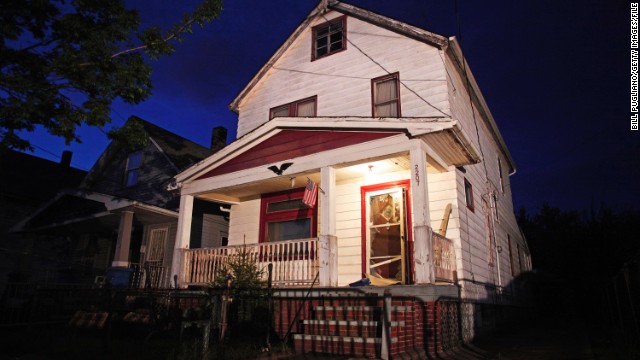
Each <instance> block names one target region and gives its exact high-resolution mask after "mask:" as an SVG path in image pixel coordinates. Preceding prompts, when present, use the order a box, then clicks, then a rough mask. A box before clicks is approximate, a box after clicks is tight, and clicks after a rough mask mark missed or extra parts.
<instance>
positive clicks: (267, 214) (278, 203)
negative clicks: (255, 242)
mask: <svg viewBox="0 0 640 360" xmlns="http://www.w3.org/2000/svg"><path fill="white" fill-rule="evenodd" d="M303 195H304V188H300V189H294V190H291V191H286V192H281V193H275V194H267V195H263V197H262V203H261V212H260V218H261V221H260V242H271V241H283V240H295V239H308V238H312V237H315V234H316V229H317V222H318V221H317V218H318V217H317V206H315V207H313V208H309V207H308V206H307V205H305V204H304V203H302V196H303Z"/></svg>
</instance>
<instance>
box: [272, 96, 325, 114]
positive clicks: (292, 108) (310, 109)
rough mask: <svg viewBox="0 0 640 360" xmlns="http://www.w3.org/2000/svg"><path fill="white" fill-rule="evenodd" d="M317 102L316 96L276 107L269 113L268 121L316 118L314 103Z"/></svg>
mask: <svg viewBox="0 0 640 360" xmlns="http://www.w3.org/2000/svg"><path fill="white" fill-rule="evenodd" d="M317 102H318V97H317V96H312V97H310V98H306V99H302V100H298V101H294V102H292V103H289V104H284V105H280V106H276V107H274V108H272V109H271V110H270V111H269V119H273V118H275V117H286V116H291V117H305V116H316V103H317Z"/></svg>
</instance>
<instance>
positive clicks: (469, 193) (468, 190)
mask: <svg viewBox="0 0 640 360" xmlns="http://www.w3.org/2000/svg"><path fill="white" fill-rule="evenodd" d="M464 200H465V202H466V203H467V207H468V208H469V210H471V211H473V186H471V183H470V182H469V181H468V180H467V179H464Z"/></svg>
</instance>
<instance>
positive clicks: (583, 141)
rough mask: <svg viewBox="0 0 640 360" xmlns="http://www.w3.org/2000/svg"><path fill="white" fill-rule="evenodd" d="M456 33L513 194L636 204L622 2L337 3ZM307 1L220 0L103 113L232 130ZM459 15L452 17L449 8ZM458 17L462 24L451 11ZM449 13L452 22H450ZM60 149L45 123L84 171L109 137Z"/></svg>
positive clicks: (635, 135)
mask: <svg viewBox="0 0 640 360" xmlns="http://www.w3.org/2000/svg"><path fill="white" fill-rule="evenodd" d="M347 2H348V3H351V4H353V5H356V6H360V7H363V8H365V9H368V10H372V11H375V12H377V13H380V14H382V15H386V16H389V17H392V18H395V19H397V20H401V21H404V22H407V23H409V24H412V25H415V26H418V27H421V28H424V29H427V30H430V31H433V32H435V33H439V34H441V35H445V36H451V35H455V36H458V37H459V38H461V42H462V49H463V51H464V53H465V55H466V58H467V60H468V63H469V66H470V67H471V69H472V71H473V72H474V75H475V77H476V79H477V81H478V83H479V86H480V89H481V90H482V92H483V95H484V97H485V99H486V100H487V103H488V104H489V107H490V109H491V111H492V113H493V116H494V118H495V120H496V122H497V124H498V127H499V128H500V130H501V132H502V135H503V137H504V138H505V141H506V143H507V145H508V147H509V149H510V151H511V154H512V156H513V158H514V159H515V161H516V165H517V168H518V170H517V173H516V174H515V175H514V176H512V177H511V183H512V188H513V189H512V190H513V194H514V205H515V208H516V209H518V208H520V207H525V208H527V210H528V211H529V212H535V211H536V210H537V209H539V208H540V207H541V206H542V204H543V203H548V204H549V205H552V206H558V207H560V208H563V209H577V210H584V209H589V208H590V207H594V208H599V207H600V205H601V204H603V203H604V204H606V205H608V206H609V207H613V208H620V207H627V206H633V207H636V208H638V206H637V202H638V201H639V200H640V182H639V181H638V179H640V132H638V131H630V122H629V116H630V112H629V104H630V100H629V99H630V96H629V89H630V85H629V84H630V76H629V73H630V70H629V68H630V60H629V58H630V55H629V54H630V51H629V50H630V47H629V29H630V21H629V17H630V11H629V4H628V3H627V2H624V1H611V0H596V1H584V0H582V1H575V0H571V1H555V0H554V1H552V0H526V1H506V0H505V1H470V0H459V1H458V11H457V12H456V9H455V6H454V1H453V0H447V1H435V0H428V1H427V0H422V1H405V0H402V1H398V0H359V1H355V0H354V1H347ZM127 3H128V4H129V6H131V7H134V8H136V9H139V10H140V12H141V17H142V20H143V25H153V24H157V23H160V24H163V25H165V26H168V25H169V24H171V23H172V22H174V21H176V20H177V19H178V18H179V17H180V15H181V14H182V13H184V12H186V11H189V10H190V9H192V8H193V7H194V6H195V4H197V1H194V0H189V1H175V0H157V1H152V0H137V1H136V0H130V1H127ZM316 5H317V2H316V1H315V0H289V1H285V0H268V1H249V0H236V1H233V0H228V1H226V3H225V8H224V11H223V12H222V15H221V17H220V18H219V19H217V20H215V21H214V22H213V23H212V24H209V25H208V26H206V28H204V29H196V31H195V33H194V34H193V35H191V36H187V38H186V41H185V42H184V43H183V44H180V45H178V50H177V52H176V53H175V54H173V55H172V56H171V57H168V58H163V59H161V60H159V61H156V62H154V63H153V70H154V75H153V86H154V95H153V97H151V98H150V99H148V100H147V101H146V102H145V103H143V104H140V105H137V106H126V105H123V104H117V105H116V106H115V107H114V110H113V113H112V115H113V124H114V125H116V126H121V125H122V124H123V123H124V122H125V120H126V119H127V118H128V117H129V116H131V115H137V116H139V117H142V118H144V119H146V120H149V121H151V122H154V123H156V124H158V125H159V126H161V127H164V128H166V129H168V130H170V131H173V132H175V133H177V134H179V135H181V136H184V137H186V138H188V139H191V140H193V141H195V142H197V143H200V144H203V145H205V146H208V144H209V140H210V134H211V129H212V128H213V127H215V126H219V125H223V126H225V127H227V128H228V129H229V140H230V141H231V140H234V139H235V135H236V133H235V131H236V121H237V117H236V115H235V114H234V113H232V112H231V111H229V110H228V105H229V103H230V102H231V101H232V100H233V99H234V98H235V96H236V95H237V94H238V93H239V92H240V90H241V89H242V88H243V87H244V85H245V84H246V83H247V82H248V81H249V80H250V79H251V78H252V77H253V76H254V75H255V73H256V72H257V71H258V69H259V68H260V67H261V66H262V64H264V63H265V62H266V61H267V59H268V58H269V57H270V56H271V55H272V54H273V53H274V52H275V51H276V49H277V48H278V47H279V46H280V45H281V44H282V43H283V42H284V41H285V40H286V38H287V37H288V36H289V35H290V34H291V32H292V31H293V30H294V29H295V28H296V27H297V25H298V24H299V23H300V22H301V21H302V20H303V19H304V17H305V16H306V15H307V14H308V13H309V12H310V11H311V10H312V9H313V8H314V7H315V6H316ZM456 14H458V16H456ZM457 19H459V22H458V21H457ZM458 24H460V27H459V28H458ZM80 134H81V136H82V139H83V143H82V144H72V145H71V146H69V147H67V146H65V144H64V141H63V140H62V139H56V138H53V137H50V136H48V135H46V133H35V134H33V135H31V136H30V137H29V138H30V140H31V141H32V142H33V144H34V145H35V146H36V147H37V148H36V152H35V154H36V155H38V156H41V157H45V158H48V159H52V160H55V161H58V160H59V155H60V154H61V153H62V151H63V150H65V149H70V150H72V151H73V152H74V158H73V162H72V164H73V165H74V166H76V167H79V168H82V169H89V168H90V167H91V166H92V164H93V163H94V162H95V161H96V159H97V158H98V156H99V155H100V153H101V152H102V151H103V150H104V149H105V147H106V146H107V144H108V140H107V139H106V136H105V135H104V134H103V133H102V132H100V131H99V130H97V129H94V128H86V129H82V130H81V133H80Z"/></svg>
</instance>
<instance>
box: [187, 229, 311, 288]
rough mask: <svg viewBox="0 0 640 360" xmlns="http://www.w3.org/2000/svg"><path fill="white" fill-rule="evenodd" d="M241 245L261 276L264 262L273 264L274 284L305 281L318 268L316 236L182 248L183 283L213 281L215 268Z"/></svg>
mask: <svg viewBox="0 0 640 360" xmlns="http://www.w3.org/2000/svg"><path fill="white" fill-rule="evenodd" d="M243 248H244V249H245V250H246V252H247V254H248V256H249V259H251V260H252V261H254V262H256V263H257V264H258V269H260V270H262V271H263V272H262V276H263V279H264V280H267V277H268V269H267V267H268V265H269V264H273V275H272V276H273V278H272V281H273V284H274V286H283V285H286V286H296V285H308V284H310V283H311V282H313V280H314V279H315V276H316V273H317V272H318V264H319V262H318V239H317V238H314V239H303V240H287V241H274V242H268V243H258V244H247V245H237V246H225V247H216V248H202V249H185V250H183V257H182V266H183V273H182V274H183V278H182V281H183V283H184V284H185V285H206V284H208V283H211V282H213V281H214V279H215V276H216V274H217V272H218V271H219V269H221V268H222V267H224V266H225V265H226V264H227V263H228V262H229V260H230V259H231V258H232V257H233V256H237V254H238V253H239V252H240V251H242V249H243Z"/></svg>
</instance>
